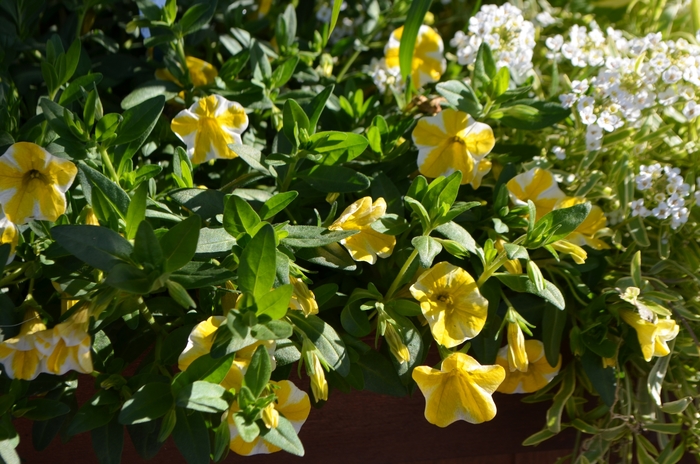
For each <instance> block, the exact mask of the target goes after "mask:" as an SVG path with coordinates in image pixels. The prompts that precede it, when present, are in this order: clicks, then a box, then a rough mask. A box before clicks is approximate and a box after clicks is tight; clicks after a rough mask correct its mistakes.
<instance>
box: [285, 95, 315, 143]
mask: <svg viewBox="0 0 700 464" xmlns="http://www.w3.org/2000/svg"><path fill="white" fill-rule="evenodd" d="M282 122H283V126H282V130H283V131H284V135H285V136H286V137H287V140H289V141H290V142H292V143H293V144H294V145H295V146H297V145H296V144H297V142H299V141H300V140H299V134H301V131H302V129H303V130H306V132H307V133H308V131H309V117H308V116H306V113H304V110H303V109H301V106H299V103H297V102H296V101H294V100H293V99H291V98H289V99H287V100H286V101H285V102H284V108H283V109H282Z"/></svg>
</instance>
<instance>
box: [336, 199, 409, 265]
mask: <svg viewBox="0 0 700 464" xmlns="http://www.w3.org/2000/svg"><path fill="white" fill-rule="evenodd" d="M385 213H386V201H384V198H377V200H376V201H375V202H374V203H372V197H364V198H360V199H359V200H357V201H356V202H354V203H353V204H351V205H350V206H348V207H347V208H345V211H343V214H341V215H340V217H339V218H338V219H336V220H335V222H334V223H333V224H331V225H330V226H329V227H328V229H330V230H358V231H359V232H358V233H356V234H355V235H351V236H350V237H348V238H344V239H343V240H341V241H340V243H341V244H342V245H344V246H345V248H347V250H348V251H349V252H350V256H352V259H354V260H355V261H365V262H367V263H370V264H374V263H376V262H377V256H379V257H380V258H388V257H389V256H391V253H393V251H394V246H395V245H396V237H394V236H392V235H386V234H382V233H381V232H377V231H376V230H374V229H372V223H373V222H374V221H376V220H377V219H379V218H380V217H382V216H384V214H385Z"/></svg>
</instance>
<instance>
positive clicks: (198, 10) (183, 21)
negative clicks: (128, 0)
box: [179, 0, 217, 462]
mask: <svg viewBox="0 0 700 464" xmlns="http://www.w3.org/2000/svg"><path fill="white" fill-rule="evenodd" d="M216 4H217V1H216V0H202V1H201V2H199V3H196V4H195V5H193V6H191V7H190V8H188V9H187V11H185V14H183V15H182V18H180V21H179V24H180V28H181V29H182V34H183V35H187V34H191V33H193V32H196V31H198V30H200V29H201V28H203V27H204V26H205V25H207V24H208V23H209V21H211V19H212V18H213V17H214V13H216ZM188 462H189V460H188Z"/></svg>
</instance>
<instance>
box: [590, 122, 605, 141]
mask: <svg viewBox="0 0 700 464" xmlns="http://www.w3.org/2000/svg"><path fill="white" fill-rule="evenodd" d="M602 138H603V130H602V129H601V127H600V126H599V125H598V124H590V125H589V126H588V127H586V141H589V140H601V139H602Z"/></svg>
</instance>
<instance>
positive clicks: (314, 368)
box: [306, 353, 328, 402]
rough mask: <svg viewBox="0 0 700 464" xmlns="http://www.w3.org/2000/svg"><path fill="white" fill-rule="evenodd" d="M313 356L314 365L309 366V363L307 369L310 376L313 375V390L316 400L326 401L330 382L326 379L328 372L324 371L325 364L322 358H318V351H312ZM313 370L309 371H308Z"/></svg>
mask: <svg viewBox="0 0 700 464" xmlns="http://www.w3.org/2000/svg"><path fill="white" fill-rule="evenodd" d="M311 357H312V358H313V361H312V365H311V366H309V365H308V363H307V366H306V369H307V373H308V374H309V377H311V392H312V393H313V394H314V398H315V399H316V401H317V402H318V401H321V400H323V401H326V400H328V382H327V381H326V374H325V373H324V372H323V366H322V365H321V360H320V359H319V358H318V355H316V353H312V354H311ZM309 370H310V371H311V372H308V371H309Z"/></svg>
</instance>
